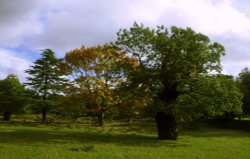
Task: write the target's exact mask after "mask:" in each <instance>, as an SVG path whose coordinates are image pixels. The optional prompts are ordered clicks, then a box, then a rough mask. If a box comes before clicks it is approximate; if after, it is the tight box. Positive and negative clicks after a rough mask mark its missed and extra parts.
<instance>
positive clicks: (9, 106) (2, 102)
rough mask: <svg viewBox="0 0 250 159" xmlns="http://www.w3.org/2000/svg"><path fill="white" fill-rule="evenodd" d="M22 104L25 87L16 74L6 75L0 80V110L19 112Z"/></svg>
mask: <svg viewBox="0 0 250 159" xmlns="http://www.w3.org/2000/svg"><path fill="white" fill-rule="evenodd" d="M24 105H25V89H24V86H23V85H22V84H21V83H20V82H19V80H18V78H17V76H15V75H8V76H7V77H6V78H5V79H4V80H0V112H3V113H7V114H8V115H11V114H13V113H17V112H20V111H21V110H22V109H23V107H24ZM7 114H6V115H7ZM9 117H10V116H9ZM7 120H8V119H7Z"/></svg>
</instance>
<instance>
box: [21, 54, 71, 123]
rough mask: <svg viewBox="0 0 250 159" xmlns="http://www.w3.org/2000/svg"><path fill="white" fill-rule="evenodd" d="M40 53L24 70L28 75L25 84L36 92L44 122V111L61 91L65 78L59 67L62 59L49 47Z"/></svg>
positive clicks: (47, 109)
mask: <svg viewBox="0 0 250 159" xmlns="http://www.w3.org/2000/svg"><path fill="white" fill-rule="evenodd" d="M41 55H42V57H41V58H40V59H38V60H36V61H35V62H34V65H33V66H31V68H30V69H28V70H26V71H25V72H26V73H28V74H29V75H30V76H29V77H27V81H28V82H27V83H26V85H27V86H29V88H30V89H31V90H33V91H34V93H35V94H36V96H37V98H38V99H37V101H39V102H36V103H37V104H38V106H39V110H40V111H41V112H42V122H45V121H46V113H47V111H49V110H50V108H51V107H52V105H53V99H54V97H55V96H56V95H58V94H61V93H62V90H63V89H64V87H65V82H66V81H67V80H66V79H65V78H64V75H65V74H64V72H63V71H62V69H61V67H60V66H61V64H62V59H58V58H56V57H55V53H54V52H53V51H52V50H50V49H45V50H43V51H42V53H41Z"/></svg>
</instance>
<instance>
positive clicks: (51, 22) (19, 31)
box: [0, 0, 250, 82]
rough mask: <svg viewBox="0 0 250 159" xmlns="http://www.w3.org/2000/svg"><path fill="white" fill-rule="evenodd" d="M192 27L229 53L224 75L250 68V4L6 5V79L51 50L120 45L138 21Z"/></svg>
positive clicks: (52, 0) (11, 0) (233, 0)
mask: <svg viewBox="0 0 250 159" xmlns="http://www.w3.org/2000/svg"><path fill="white" fill-rule="evenodd" d="M135 21H136V22H138V23H143V24H144V25H146V26H149V27H155V26H157V25H165V26H172V25H175V26H178V27H191V28H193V29H194V30H195V31H197V32H201V33H203V34H206V35H208V36H209V37H210V39H211V40H212V41H217V42H219V43H221V44H222V45H223V46H224V47H225V48H226V56H225V57H223V58H222V66H223V73H224V74H230V75H234V76H236V75H237V74H238V73H239V72H240V71H241V70H242V69H243V68H244V67H250V45H249V44H250V1H248V0H188V1H187V0H102V1H100V0H43V1H41V0H0V79H3V78H5V77H6V76H7V75H8V74H16V75H18V77H19V78H20V80H21V81H22V82H23V81H25V77H26V76H27V75H26V74H25V73H24V70H26V69H28V67H29V66H30V65H32V62H34V60H36V59H38V58H39V57H40V56H39V55H40V50H43V49H46V48H50V49H52V50H54V51H55V52H56V55H57V56H58V57H63V56H64V55H65V53H66V52H67V51H69V50H72V49H74V48H78V47H80V46H81V45H87V46H91V45H97V44H103V43H104V42H110V41H114V40H115V38H116V32H117V31H118V30H119V29H120V28H128V27H130V26H131V25H132V24H133V23H134V22H135Z"/></svg>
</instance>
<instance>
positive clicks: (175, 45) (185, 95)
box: [0, 23, 250, 139]
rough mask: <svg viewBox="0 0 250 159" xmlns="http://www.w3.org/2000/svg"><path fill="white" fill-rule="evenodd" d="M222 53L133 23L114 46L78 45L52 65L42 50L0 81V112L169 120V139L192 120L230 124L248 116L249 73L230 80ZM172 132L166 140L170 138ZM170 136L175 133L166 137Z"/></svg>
mask: <svg viewBox="0 0 250 159" xmlns="http://www.w3.org/2000/svg"><path fill="white" fill-rule="evenodd" d="M224 54H225V50H224V47H223V46H222V45H220V44H219V43H216V42H215V43H213V42H211V41H210V40H209V38H208V37H207V36H206V35H203V34H201V33H196V32H195V31H193V30H192V29H191V28H186V29H182V28H178V27H171V28H170V29H169V28H166V27H164V26H159V27H157V28H155V29H151V28H148V27H144V26H143V25H142V24H141V25H138V24H136V23H135V24H134V25H133V26H132V27H131V28H129V29H121V30H119V31H118V33H117V40H116V41H114V42H112V43H109V44H104V45H97V46H92V47H86V46H81V47H79V48H76V49H74V50H71V51H69V52H67V53H66V55H65V57H64V58H62V59H58V58H56V57H55V54H54V52H53V51H52V50H50V49H46V50H43V51H42V53H41V58H40V59H38V60H36V61H35V62H34V64H33V65H32V66H30V68H29V69H28V70H26V71H25V72H26V73H28V74H29V76H28V77H27V82H26V83H24V84H21V83H20V82H19V81H18V78H17V76H15V75H9V76H8V77H7V78H6V79H3V80H0V98H1V100H0V111H1V112H2V113H3V119H4V120H9V119H10V116H11V114H13V113H25V111H24V109H23V108H25V110H27V109H28V110H31V111H32V112H33V113H41V114H42V122H46V115H47V114H48V113H50V114H57V115H62V116H64V117H65V116H68V117H72V118H78V117H82V116H92V117H96V118H97V121H98V123H99V125H103V124H104V119H105V118H116V119H123V118H127V119H131V118H135V117H136V118H144V117H154V116H156V115H157V114H158V113H160V112H161V113H162V112H163V113H165V114H166V115H168V116H171V120H173V123H175V124H170V125H171V128H169V129H168V133H169V135H167V138H168V139H176V138H177V136H178V127H179V125H180V124H181V123H183V122H187V121H192V120H195V119H211V118H224V119H234V118H235V117H237V116H240V115H242V114H249V113H250V100H249V97H248V96H249V92H250V71H249V70H248V68H245V69H243V71H242V72H241V73H240V74H239V76H238V77H237V78H236V79H235V78H234V77H233V76H228V75H223V74H221V70H222V67H221V64H220V60H221V57H222V56H224ZM170 134H171V135H170ZM172 134H174V135H172Z"/></svg>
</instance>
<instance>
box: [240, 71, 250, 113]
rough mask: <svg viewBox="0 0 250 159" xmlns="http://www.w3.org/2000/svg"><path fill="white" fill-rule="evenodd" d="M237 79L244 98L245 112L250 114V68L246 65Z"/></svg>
mask: <svg viewBox="0 0 250 159" xmlns="http://www.w3.org/2000/svg"><path fill="white" fill-rule="evenodd" d="M237 81H238V83H239V87H240V90H241V92H242V93H243V94H244V98H243V113H244V114H250V70H249V69H248V68H247V67H246V68H244V69H243V70H242V71H241V72H240V73H239V75H238V77H237Z"/></svg>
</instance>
